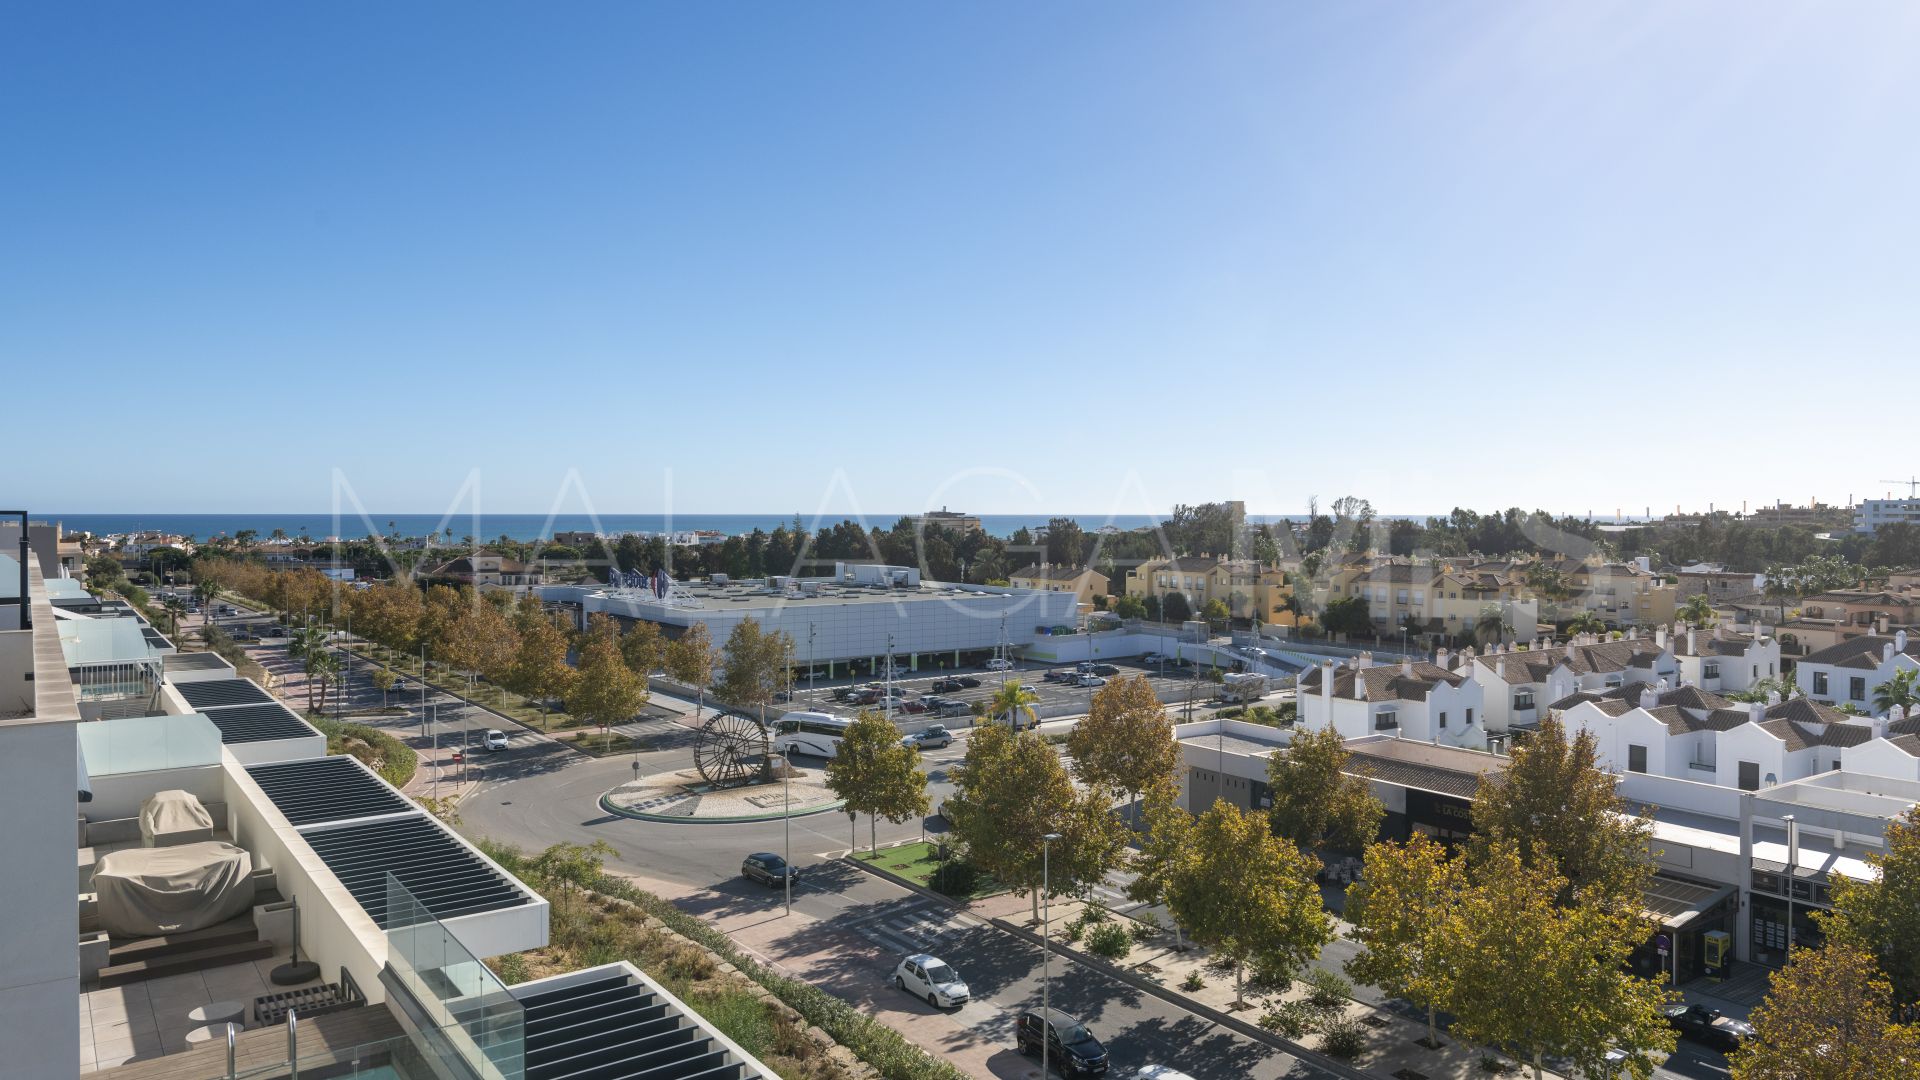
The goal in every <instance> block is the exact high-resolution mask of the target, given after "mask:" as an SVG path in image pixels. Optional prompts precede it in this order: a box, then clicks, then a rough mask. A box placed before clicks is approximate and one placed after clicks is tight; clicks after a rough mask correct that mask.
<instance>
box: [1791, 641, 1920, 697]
mask: <svg viewBox="0 0 1920 1080" xmlns="http://www.w3.org/2000/svg"><path fill="white" fill-rule="evenodd" d="M1916 668H1920V643H1916V642H1912V641H1909V640H1908V638H1907V632H1906V631H1905V630H1900V631H1896V632H1895V633H1894V634H1893V635H1892V636H1887V635H1884V634H1862V635H1861V636H1859V637H1857V638H1850V639H1848V640H1846V641H1842V642H1840V643H1839V644H1836V645H1830V646H1828V647H1827V648H1824V649H1821V650H1820V651H1819V652H1815V653H1809V654H1808V655H1806V656H1803V657H1801V658H1800V661H1799V662H1798V663H1797V664H1795V665H1794V668H1793V674H1794V681H1795V682H1796V683H1798V684H1799V686H1800V692H1801V693H1803V694H1805V695H1807V696H1808V697H1810V698H1812V699H1813V700H1815V701H1818V702H1821V703H1823V704H1826V705H1840V704H1846V705H1852V706H1854V707H1855V708H1858V709H1860V710H1861V711H1862V712H1871V711H1872V709H1873V693H1874V691H1875V690H1877V689H1879V688H1880V684H1881V683H1884V682H1886V681H1887V680H1888V679H1891V678H1893V677H1894V675H1895V674H1897V673H1899V672H1902V671H1912V670H1914V669H1916Z"/></svg>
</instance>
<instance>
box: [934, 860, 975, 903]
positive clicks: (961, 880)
mask: <svg viewBox="0 0 1920 1080" xmlns="http://www.w3.org/2000/svg"><path fill="white" fill-rule="evenodd" d="M979 883H980V871H978V870H976V869H974V868H973V865H972V864H971V863H964V862H957V861H952V862H945V863H942V864H940V867H939V869H937V870H935V871H934V872H933V875H932V876H931V877H929V878H928V879H927V885H928V887H929V888H931V889H933V891H934V892H937V893H944V894H946V895H948V896H972V895H973V890H974V888H975V887H976V886H978V885H979Z"/></svg>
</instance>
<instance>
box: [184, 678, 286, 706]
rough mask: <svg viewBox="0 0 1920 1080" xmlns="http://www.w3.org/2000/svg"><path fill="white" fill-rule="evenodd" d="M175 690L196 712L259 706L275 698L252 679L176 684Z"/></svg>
mask: <svg viewBox="0 0 1920 1080" xmlns="http://www.w3.org/2000/svg"><path fill="white" fill-rule="evenodd" d="M173 688H174V689H175V690H178V691H180V696H181V697H183V698H186V699H187V704H189V705H191V706H193V707H194V709H195V710H201V709H213V708H219V707H220V706H222V705H258V704H261V703H263V702H269V701H272V700H273V696H272V695H271V694H269V693H267V692H266V691H265V690H262V689H260V688H259V687H258V686H256V685H254V683H253V681H252V680H250V679H208V680H207V681H205V682H185V683H174V684H173Z"/></svg>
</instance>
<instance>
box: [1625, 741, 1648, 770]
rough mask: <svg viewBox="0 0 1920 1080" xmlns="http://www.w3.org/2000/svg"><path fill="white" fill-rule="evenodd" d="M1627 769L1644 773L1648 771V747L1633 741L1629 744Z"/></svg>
mask: <svg viewBox="0 0 1920 1080" xmlns="http://www.w3.org/2000/svg"><path fill="white" fill-rule="evenodd" d="M1627 771H1628V772H1638V773H1643V772H1646V771H1647V748H1646V747H1644V746H1638V745H1635V744H1633V743H1628V744H1627Z"/></svg>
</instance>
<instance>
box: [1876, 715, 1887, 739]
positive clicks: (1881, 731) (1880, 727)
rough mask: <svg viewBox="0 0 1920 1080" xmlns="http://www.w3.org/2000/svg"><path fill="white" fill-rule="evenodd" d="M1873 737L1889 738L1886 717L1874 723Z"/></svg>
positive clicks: (1879, 718)
mask: <svg viewBox="0 0 1920 1080" xmlns="http://www.w3.org/2000/svg"><path fill="white" fill-rule="evenodd" d="M1873 737H1874V738H1876V739H1884V738H1886V737H1887V718H1886V717H1884V716H1882V717H1878V718H1876V719H1875V720H1874V721H1873Z"/></svg>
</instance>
